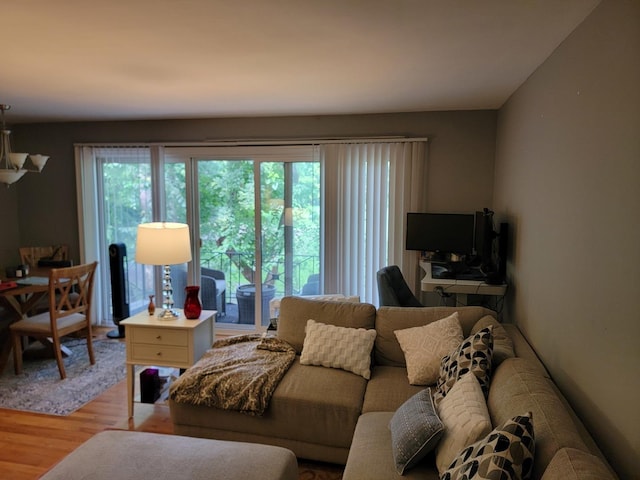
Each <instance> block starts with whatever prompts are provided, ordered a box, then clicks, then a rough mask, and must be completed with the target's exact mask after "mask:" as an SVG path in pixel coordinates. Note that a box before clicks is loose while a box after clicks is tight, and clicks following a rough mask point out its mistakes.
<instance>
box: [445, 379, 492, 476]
mask: <svg viewBox="0 0 640 480" xmlns="http://www.w3.org/2000/svg"><path fill="white" fill-rule="evenodd" d="M437 411H438V416H439V417H440V420H441V421H442V423H443V424H444V427H445V428H444V434H443V435H442V438H440V442H439V443H438V445H437V446H436V466H437V467H438V472H440V475H442V474H443V473H444V472H445V471H446V470H447V469H448V468H449V465H451V462H453V460H454V459H455V458H456V457H457V456H458V454H459V453H460V452H461V451H462V449H464V448H467V447H468V446H469V445H471V444H472V443H474V442H476V441H478V440H479V439H481V438H483V437H484V436H485V435H487V434H488V433H489V432H490V431H491V417H490V416H489V411H488V410H487V404H486V401H485V399H484V393H482V388H480V383H479V382H478V379H477V378H476V376H475V375H474V374H473V373H471V372H470V373H467V374H465V375H464V376H463V377H462V378H460V379H459V380H458V381H457V382H456V384H455V385H454V386H453V387H452V388H451V390H450V391H449V393H448V394H447V396H446V397H444V398H443V399H442V401H441V402H440V404H439V405H438V409H437Z"/></svg>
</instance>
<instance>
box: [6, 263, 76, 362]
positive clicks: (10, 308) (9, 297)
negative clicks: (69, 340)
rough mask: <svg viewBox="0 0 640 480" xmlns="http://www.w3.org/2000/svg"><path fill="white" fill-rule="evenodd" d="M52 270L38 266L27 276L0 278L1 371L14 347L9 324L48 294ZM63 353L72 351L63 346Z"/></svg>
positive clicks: (31, 308)
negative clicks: (0, 316) (0, 317)
mask: <svg viewBox="0 0 640 480" xmlns="http://www.w3.org/2000/svg"><path fill="white" fill-rule="evenodd" d="M50 271H51V268H48V267H38V268H34V269H31V271H30V273H29V275H28V276H26V277H21V278H5V277H2V278H1V279H0V280H1V281H0V307H4V308H3V309H2V310H0V312H2V313H1V315H2V317H3V318H2V322H0V328H1V330H0V373H2V372H3V371H4V369H5V367H6V366H7V363H8V359H9V354H10V353H11V348H12V345H11V335H10V332H9V326H10V325H11V324H12V323H14V322H17V321H18V320H20V319H22V318H24V317H26V316H27V315H28V314H29V313H30V312H31V311H32V310H33V309H34V307H35V306H36V305H37V304H38V303H39V302H40V301H41V300H42V299H43V298H45V297H47V296H48V293H49V272H50ZM5 287H8V288H5ZM45 346H47V347H50V346H51V345H48V344H47V345H45ZM62 353H63V354H64V355H69V354H70V351H69V350H68V349H65V348H63V352H62Z"/></svg>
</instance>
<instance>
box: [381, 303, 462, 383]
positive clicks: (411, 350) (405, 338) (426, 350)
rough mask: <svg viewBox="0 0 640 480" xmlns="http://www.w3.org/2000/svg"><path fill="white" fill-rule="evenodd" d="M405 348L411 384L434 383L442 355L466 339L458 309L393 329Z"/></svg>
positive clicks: (403, 348) (401, 345)
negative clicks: (409, 326)
mask: <svg viewBox="0 0 640 480" xmlns="http://www.w3.org/2000/svg"><path fill="white" fill-rule="evenodd" d="M393 333H394V334H395V336H396V338H397V339H398V343H399V344H400V348H401V349H402V351H403V352H404V358H405V363H406V364H407V376H408V377H409V383H410V384H411V385H433V384H434V383H436V381H437V380H438V375H439V372H440V361H441V360H442V357H444V356H445V355H447V354H448V353H450V352H451V351H452V350H454V349H455V348H456V347H457V346H458V345H460V343H462V340H463V336H462V327H461V326H460V321H459V320H458V312H454V313H452V314H451V315H449V316H448V317H445V318H443V319H441V320H438V321H435V322H432V323H429V324H427V325H422V326H420V327H412V328H405V329H403V330H396V331H395V332H393Z"/></svg>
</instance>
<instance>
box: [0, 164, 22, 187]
mask: <svg viewBox="0 0 640 480" xmlns="http://www.w3.org/2000/svg"><path fill="white" fill-rule="evenodd" d="M25 173H27V171H26V170H24V169H23V170H14V169H12V168H11V169H9V168H2V169H0V183H6V184H7V185H11V184H12V183H14V182H17V181H18V180H20V179H21V178H22V176H23V175H24V174H25Z"/></svg>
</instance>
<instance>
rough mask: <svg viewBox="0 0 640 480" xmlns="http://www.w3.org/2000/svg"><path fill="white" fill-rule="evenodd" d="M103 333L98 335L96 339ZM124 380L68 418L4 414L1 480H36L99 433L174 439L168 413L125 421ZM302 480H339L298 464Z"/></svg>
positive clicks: (158, 410) (324, 468)
mask: <svg viewBox="0 0 640 480" xmlns="http://www.w3.org/2000/svg"><path fill="white" fill-rule="evenodd" d="M100 334H104V332H98V334H97V335H98V336H99V335H100ZM126 383H127V382H126V380H123V381H121V382H120V383H118V384H117V385H115V386H113V387H112V388H110V389H109V390H107V391H106V392H104V393H103V394H102V395H100V396H99V397H97V398H95V399H94V400H93V401H91V402H90V403H88V404H86V405H85V406H83V407H81V408H80V409H78V410H77V411H75V412H74V413H72V414H71V415H68V416H66V417H62V416H54V415H43V414H38V413H29V412H21V411H17V410H7V409H0V479H7V480H36V479H38V478H39V477H40V476H41V475H42V474H43V473H45V472H46V471H47V470H48V469H49V468H51V467H52V466H53V465H54V464H56V463H57V462H59V461H60V460H61V459H62V458H63V457H65V456H66V455H67V454H69V453H70V452H71V451H73V450H74V449H75V448H76V447H78V446H79V445H80V444H82V443H83V442H85V441H86V440H88V439H89V438H91V437H92V436H93V435H95V434H96V433H98V432H101V431H103V430H108V429H121V430H135V431H143V432H155V433H173V425H172V424H171V420H170V418H169V407H168V406H166V405H151V404H144V403H136V405H135V409H134V417H133V418H132V419H129V418H128V417H127V385H126ZM299 467H300V478H301V479H302V478H304V479H322V480H324V479H331V480H333V479H340V478H341V477H342V468H341V467H339V466H336V465H324V464H315V463H313V462H299Z"/></svg>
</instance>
